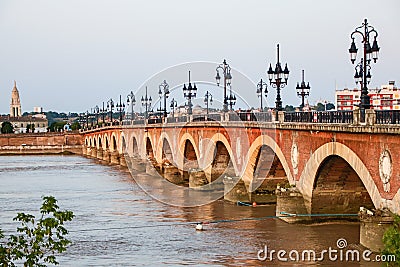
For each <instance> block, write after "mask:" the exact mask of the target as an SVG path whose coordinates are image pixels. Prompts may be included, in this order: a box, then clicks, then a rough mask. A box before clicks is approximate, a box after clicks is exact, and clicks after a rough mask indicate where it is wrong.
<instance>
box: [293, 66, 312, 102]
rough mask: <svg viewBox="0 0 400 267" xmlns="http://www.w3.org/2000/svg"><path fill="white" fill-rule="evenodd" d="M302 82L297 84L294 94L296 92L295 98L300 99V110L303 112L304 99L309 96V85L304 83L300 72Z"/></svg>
mask: <svg viewBox="0 0 400 267" xmlns="http://www.w3.org/2000/svg"><path fill="white" fill-rule="evenodd" d="M302 77H303V78H302V82H301V84H299V83H297V86H296V92H297V96H299V97H301V105H300V109H301V110H303V108H304V98H305V97H307V96H309V95H310V89H311V87H310V83H307V85H306V82H305V81H304V70H302Z"/></svg>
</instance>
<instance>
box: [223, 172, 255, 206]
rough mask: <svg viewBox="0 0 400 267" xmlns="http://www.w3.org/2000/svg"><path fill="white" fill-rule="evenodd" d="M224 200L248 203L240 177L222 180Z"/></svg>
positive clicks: (247, 194)
mask: <svg viewBox="0 0 400 267" xmlns="http://www.w3.org/2000/svg"><path fill="white" fill-rule="evenodd" d="M223 181H224V199H225V200H227V201H230V202H234V203H237V202H238V201H240V202H247V203H248V202H250V197H249V193H248V191H247V188H246V185H245V183H244V181H243V180H242V179H240V177H237V176H236V177H235V176H234V177H225V178H224V180H223Z"/></svg>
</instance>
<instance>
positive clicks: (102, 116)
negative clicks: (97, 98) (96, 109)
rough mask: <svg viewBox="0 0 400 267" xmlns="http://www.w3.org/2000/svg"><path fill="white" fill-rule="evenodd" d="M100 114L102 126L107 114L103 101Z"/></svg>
mask: <svg viewBox="0 0 400 267" xmlns="http://www.w3.org/2000/svg"><path fill="white" fill-rule="evenodd" d="M100 113H101V118H102V121H103V124H104V120H105V118H104V117H105V115H106V113H107V110H106V109H105V108H104V101H103V108H102V109H100Z"/></svg>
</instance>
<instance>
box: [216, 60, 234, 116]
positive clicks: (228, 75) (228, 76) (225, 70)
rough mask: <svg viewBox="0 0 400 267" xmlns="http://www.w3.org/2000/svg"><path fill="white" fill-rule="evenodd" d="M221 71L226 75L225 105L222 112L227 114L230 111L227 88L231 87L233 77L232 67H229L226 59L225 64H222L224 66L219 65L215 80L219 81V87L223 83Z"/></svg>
mask: <svg viewBox="0 0 400 267" xmlns="http://www.w3.org/2000/svg"><path fill="white" fill-rule="evenodd" d="M219 70H221V71H222V73H223V74H224V103H223V107H222V110H223V112H227V111H228V98H227V96H226V88H227V86H230V85H231V80H232V75H231V67H230V66H229V64H228V63H226V60H225V59H224V62H222V64H220V65H218V67H217V68H216V71H217V75H216V76H215V80H216V81H217V85H218V86H219V84H220V82H221V76H220V75H219Z"/></svg>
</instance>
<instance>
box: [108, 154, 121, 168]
mask: <svg viewBox="0 0 400 267" xmlns="http://www.w3.org/2000/svg"><path fill="white" fill-rule="evenodd" d="M119 159H120V158H119V153H118V151H113V152H111V156H110V163H111V164H117V165H118V164H119V162H120V161H119Z"/></svg>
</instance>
